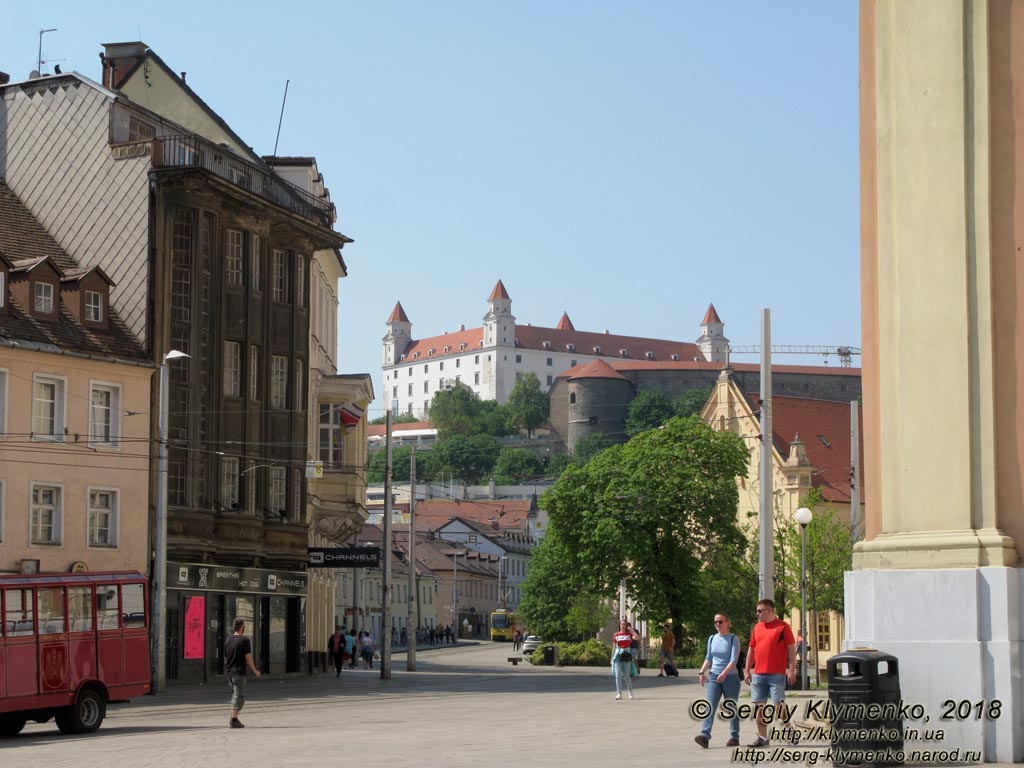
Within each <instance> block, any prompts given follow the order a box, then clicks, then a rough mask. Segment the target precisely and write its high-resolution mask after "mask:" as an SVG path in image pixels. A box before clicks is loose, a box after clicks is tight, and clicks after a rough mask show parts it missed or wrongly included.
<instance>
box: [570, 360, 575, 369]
mask: <svg viewBox="0 0 1024 768" xmlns="http://www.w3.org/2000/svg"><path fill="white" fill-rule="evenodd" d="M569 367H570V368H575V367H576V361H575V360H570V361H569Z"/></svg>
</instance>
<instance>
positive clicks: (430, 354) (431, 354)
mask: <svg viewBox="0 0 1024 768" xmlns="http://www.w3.org/2000/svg"><path fill="white" fill-rule="evenodd" d="M433 356H434V350H432V349H428V350H427V357H433Z"/></svg>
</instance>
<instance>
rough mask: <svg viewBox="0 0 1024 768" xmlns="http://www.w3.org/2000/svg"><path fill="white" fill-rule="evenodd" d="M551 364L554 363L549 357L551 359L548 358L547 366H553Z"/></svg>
mask: <svg viewBox="0 0 1024 768" xmlns="http://www.w3.org/2000/svg"><path fill="white" fill-rule="evenodd" d="M551 363H552V360H551V358H550V357H549V358H548V363H547V364H548V365H551Z"/></svg>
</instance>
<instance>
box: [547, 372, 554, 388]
mask: <svg viewBox="0 0 1024 768" xmlns="http://www.w3.org/2000/svg"><path fill="white" fill-rule="evenodd" d="M552 381H554V376H552V375H551V374H550V373H549V374H548V386H549V387H550V386H551V382H552Z"/></svg>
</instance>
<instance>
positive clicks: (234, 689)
mask: <svg viewBox="0 0 1024 768" xmlns="http://www.w3.org/2000/svg"><path fill="white" fill-rule="evenodd" d="M231 629H232V630H234V634H232V635H231V637H229V638H228V639H227V640H225V641H224V667H225V670H226V671H227V674H228V685H230V686H231V720H230V721H229V722H228V725H229V726H231V727H232V728H245V726H244V725H242V722H241V720H239V719H238V713H239V711H240V710H241V709H242V707H244V706H245V668H246V667H248V668H249V669H251V670H252V673H253V674H254V675H256V677H260V671H259V670H258V669H256V665H255V664H253V663H252V644H251V643H250V642H249V638H248V637H246V636H245V619H235V620H234V621H233V622H232V623H231Z"/></svg>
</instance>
